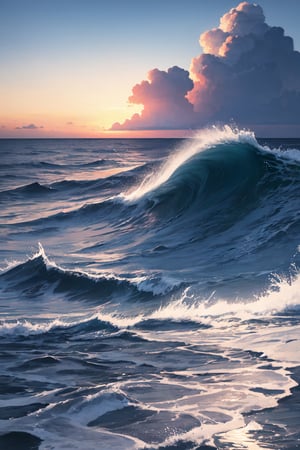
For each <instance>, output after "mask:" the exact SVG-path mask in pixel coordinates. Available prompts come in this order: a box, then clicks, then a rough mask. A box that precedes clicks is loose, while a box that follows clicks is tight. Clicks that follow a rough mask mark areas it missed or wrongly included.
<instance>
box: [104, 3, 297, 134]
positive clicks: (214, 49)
mask: <svg viewBox="0 0 300 450" xmlns="http://www.w3.org/2000/svg"><path fill="white" fill-rule="evenodd" d="M199 42H200V46H201V47H202V49H203V53H202V54H201V55H199V56H197V57H195V58H193V60H192V62H191V66H190V72H187V71H186V70H183V69H181V68H179V67H176V66H175V67H172V68H170V69H168V71H166V72H165V71H160V70H158V69H154V70H151V71H150V72H149V74H148V80H147V81H142V82H141V83H140V84H137V85H136V86H134V88H133V90H132V95H131V97H129V102H131V103H134V104H141V105H143V106H144V109H143V111H142V113H141V114H135V115H133V116H132V117H131V119H128V120H126V121H125V122H124V123H123V124H119V123H116V124H114V125H113V126H112V129H114V130H117V129H163V128H165V129H171V128H178V129H180V128H181V129H183V128H197V127H201V126H204V125H207V124H209V123H213V122H228V121H230V120H234V121H235V122H236V123H238V124H241V125H252V124H261V123H264V124H297V123H298V117H299V115H300V53H299V52H297V51H295V50H294V48H293V40H292V38H290V37H288V36H285V34H284V30H283V29H282V28H280V27H271V26H269V25H268V24H267V23H266V22H265V16H264V13H263V10H262V8H261V7H260V6H259V5H256V4H252V3H248V2H242V3H240V4H239V5H238V6H237V7H236V8H232V9H231V10H230V11H229V12H227V13H226V14H224V15H223V17H221V19H220V23H219V26H218V27H216V28H213V29H211V30H208V31H205V32H204V33H202V34H201V36H200V40H199Z"/></svg>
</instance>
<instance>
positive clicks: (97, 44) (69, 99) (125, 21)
mask: <svg viewBox="0 0 300 450" xmlns="http://www.w3.org/2000/svg"><path fill="white" fill-rule="evenodd" d="M258 4H259V5H260V6H261V7H262V9H263V12H264V15H265V22H266V24H267V25H266V26H267V27H269V28H271V27H274V26H276V27H282V28H283V29H284V33H285V36H290V37H291V38H293V41H294V49H295V50H300V28H299V17H300V1H299V0H288V1H285V2H284V1H282V0H280V1H279V0H261V1H259V2H258ZM238 5H239V1H232V0H213V1H205V0H185V1H178V2H176V1H175V2H174V1H173V0H172V1H171V0H151V1H141V0H127V1H123V0H84V1H83V0H43V1H39V0H0V42H1V44H0V60H1V70H0V137H105V136H107V137H110V136H116V135H117V136H119V135H120V136H123V135H126V136H139V135H141V131H139V130H143V129H147V130H148V131H147V133H148V135H151V136H155V135H174V136H175V135H177V134H178V132H177V131H176V130H177V129H187V130H189V129H190V128H195V127H197V120H198V119H199V124H200V126H204V125H205V122H206V121H207V122H208V123H212V122H213V121H214V118H215V119H216V120H217V121H222V120H223V117H224V120H225V119H226V117H227V116H226V114H227V115H228V117H231V116H230V115H231V114H232V116H233V117H232V118H233V119H234V120H236V117H235V111H237V113H238V114H240V115H241V117H242V123H243V124H245V125H249V126H250V127H251V126H252V124H254V125H253V127H254V128H255V129H256V131H257V134H258V135H260V134H261V135H276V134H279V135H280V134H281V135H287V136H289V135H291V136H292V135H294V136H296V135H297V136H300V126H299V124H298V123H297V120H298V119H299V116H298V109H297V108H298V106H297V105H296V103H297V104H298V102H296V100H295V95H294V93H295V92H296V94H297V93H299V92H300V86H299V85H297V84H295V83H296V82H294V81H290V80H291V72H293V71H294V74H297V73H298V70H300V69H299V67H300V66H299V63H298V53H297V52H293V53H291V50H287V53H288V54H287V56H286V55H285V50H282V56H280V59H279V63H278V64H281V63H282V64H283V65H284V66H285V68H284V69H282V70H279V72H280V77H283V78H284V80H289V81H284V80H283V81H282V80H281V78H280V79H279V78H278V79H276V80H275V79H274V80H273V78H272V75H271V73H272V72H271V70H270V73H266V74H265V75H264V76H265V78H267V77H269V78H270V84H271V85H272V84H274V91H275V90H276V86H279V85H280V86H281V84H282V83H283V84H286V83H290V84H289V86H288V87H285V91H284V93H283V94H282V95H281V99H280V102H281V103H280V104H284V105H287V107H286V108H287V109H289V108H290V111H291V114H289V111H288V112H285V113H284V114H282V123H281V122H280V120H281V119H280V117H281V116H276V117H275V116H274V117H272V119H271V120H269V117H267V116H268V111H269V110H270V111H273V110H274V108H275V109H276V107H277V106H276V105H277V104H279V99H273V97H272V98H271V94H270V98H268V99H267V100H266V103H268V107H266V110H265V115H266V117H264V116H263V115H260V114H258V116H256V118H255V120H254V113H253V114H252V115H247V114H244V113H243V111H241V109H240V105H238V106H236V109H234V108H233V107H232V109H228V108H227V107H226V108H225V107H224V105H223V104H220V107H219V110H218V111H216V110H215V109H213V108H212V105H211V103H214V98H213V94H211V95H210V96H208V93H207V92H204V90H203V89H204V88H203V86H202V87H201V89H202V90H203V91H199V86H200V84H199V83H204V81H203V74H202V73H201V74H200V75H199V73H200V72H197V73H198V75H197V74H196V72H195V70H196V69H195V67H196V65H197V64H198V66H199V64H200V60H198V59H195V60H194V69H193V70H194V83H195V86H196V81H197V83H198V84H197V86H198V88H197V89H198V90H197V89H196V87H194V90H193V92H192V94H189V102H191V103H192V106H191V105H190V103H189V102H188V100H186V99H185V95H186V92H187V91H189V90H191V88H192V84H191V85H190V84H189V83H192V82H191V81H187V80H189V78H188V77H189V74H188V73H187V72H185V71H190V70H191V62H192V60H193V58H199V55H201V53H203V47H202V48H201V46H200V44H199V37H200V35H203V33H205V32H206V31H209V30H212V29H214V28H216V27H219V23H220V18H221V17H222V16H223V15H224V14H225V13H227V12H228V11H230V9H231V8H236V7H237V6H238ZM223 28H224V26H223ZM224 29H225V28H224ZM222 33H223V34H224V30H223V32H222ZM226 33H227V34H226V36H229V40H230V39H231V35H230V33H231V31H226ZM228 33H229V34H228ZM274 33H275V32H274ZM279 34H280V33H279ZM206 36H208V35H206ZM226 36H225V37H226ZM241 36H242V38H243V39H244V40H243V46H244V45H245V42H248V41H247V39H248V37H246V38H244V35H243V32H242V34H241ZM274 36H275V34H274ZM259 39H261V37H260V36H259ZM274 39H275V41H274V42H275V43H276V42H277V41H276V39H277V34H276V36H275V38H274ZM280 39H281V40H280ZM282 39H283V37H282V36H281V37H278V47H281V41H282V42H283V40H282ZM204 41H205V39H204V38H203V39H202V42H203V43H204V45H206V53H208V50H207V49H208V48H209V53H211V52H213V51H215V50H210V47H208V43H207V41H206V42H204ZM239 42H240V41H239ZM247 45H248V44H247ZM249 45H250V47H251V45H252V44H251V43H250V44H249ZM241 48H242V47H241ZM243 48H244V47H243ZM251 48H252V47H251ZM239 51H240V50H239ZM243 51H244V50H243ZM272 51H273V52H274V51H275V50H274V49H273V50H272ZM280 51H281V50H280ZM215 55H217V58H213V62H212V63H211V62H208V65H207V66H206V67H208V69H205V70H206V72H205V76H209V75H207V71H208V70H210V71H211V72H213V75H212V76H214V77H215V76H216V71H215V69H214V68H213V64H215V63H217V62H218V58H219V54H216V53H215ZM225 57H226V58H227V54H226V55H225ZM222 58H224V55H223V54H222ZM228 58H229V57H228ZM230 58H231V57H230ZM266 58H267V56H266ZM197 61H198V62H197ZM201 61H202V60H201ZM222 61H223V59H222ZM226 61H227V60H226ZM226 61H225V62H226ZM228 61H229V63H230V67H231V69H230V70H231V71H232V72H231V73H236V70H237V69H236V68H235V67H237V66H236V64H237V63H236V60H235V61H234V62H232V59H228ZM255 61H256V60H255ZM266 61H269V60H268V59H266ZM290 61H291V62H290ZM271 63H272V61H271ZM201 64H202V62H201ZM210 64H212V66H211V67H210ZM289 64H290V67H291V69H290V70H289V69H288V68H287V67H288V66H289ZM269 65H270V64H269ZM174 66H176V67H178V68H180V70H179V69H178V70H177V69H176V70H171V71H170V70H169V69H170V68H174ZM198 66H197V67H198ZM202 66H203V64H202ZM232 67H234V69H232ZM266 67H267V66H266ZM153 69H159V70H158V71H156V72H152V75H150V77H151V76H152V84H153V83H154V81H153V80H154V79H155V80H156V81H155V82H157V83H161V82H163V83H165V84H164V86H168V87H167V88H166V89H168V88H169V86H170V83H169V81H168V80H169V79H170V77H173V75H174V77H176V88H177V86H178V85H179V84H178V83H181V81H178V80H179V79H180V80H182V81H183V79H185V87H184V88H182V92H181V93H179V94H180V95H181V99H179V100H178V101H177V100H176V102H177V103H176V105H177V104H179V103H180V105H181V106H180V108H183V109H181V110H180V111H181V112H182V111H185V108H187V109H189V108H190V106H191V108H190V109H191V117H192V116H193V119H192V118H191V120H190V122H189V120H188V114H187V116H185V117H186V120H185V121H183V122H182V123H181V122H180V120H179V119H178V120H177V117H175V116H174V118H173V119H172V121H171V122H170V123H169V122H168V121H166V122H164V120H163V117H161V118H160V121H158V118H157V110H155V107H154V106H153V102H152V100H153V98H152V97H151V99H150V100H149V95H150V96H151V95H152V93H151V92H150V93H147V95H148V97H147V101H148V116H147V117H146V116H145V114H146V112H147V111H146V109H147V108H146V106H145V114H144V117H142V120H140V118H138V122H137V121H132V120H131V121H128V120H127V119H130V118H131V117H132V116H133V115H134V114H135V113H141V111H142V109H143V105H142V104H138V103H137V100H138V99H139V98H142V99H143V101H144V96H145V95H146V94H145V92H144V90H143V89H144V88H145V87H149V86H150V85H149V75H147V74H148V73H149V71H152V70H153ZM181 69H184V70H181ZM197 70H200V69H199V67H198V69H197ZM201 70H204V69H202V68H201ZM222 70H223V69H222ZM168 71H169V72H168ZM233 71H234V72H233ZM283 72H284V73H283ZM220 73H221V72H220ZM261 76H262V75H261V74H260V75H259V76H258V78H257V79H258V80H260V77H261ZM278 76H279V75H278ZM197 77H198V78H197ZM196 78H197V80H196ZM143 80H144V81H147V80H148V84H147V83H146V84H145V83H144V84H143V85H141V83H142V81H143ZM162 80H163V81H162ZM199 80H200V81H199ZM258 82H259V81H258ZM218 83H219V84H218V89H220V86H222V85H223V84H222V83H223V80H221V81H220V82H218ZM276 83H277V84H276ZM204 84H205V86H208V84H209V83H208V82H207V81H206V82H205V83H204ZM204 84H203V85H204ZM136 85H140V87H137V88H136V92H137V91H139V92H138V93H136V94H135V95H133V94H132V89H133V87H134V86H136ZM244 85H245V84H244ZM244 85H242V84H241V86H244ZM209 86H210V87H211V86H212V84H209ZM150 87H151V86H150ZM152 87H153V86H152ZM213 88H215V86H213ZM153 89H154V87H153ZM172 89H173V88H172ZM174 89H175V88H174ZM218 89H216V90H214V92H217V91H218ZM175 90H176V89H175ZM179 90H180V89H179ZM212 90H213V89H212ZM263 91H264V90H262V94H261V95H264V93H263ZM147 92H148V91H147ZM157 92H158V91H157ZM218 92H219V91H218ZM179 94H177V91H176V95H179ZM169 95H170V96H171V95H173V91H172V93H170V94H169ZM272 95H274V94H272ZM299 95H300V94H299ZM132 96H133V97H132ZM138 96H139V97H138ZM234 96H235V92H233V93H232V98H233V97H234ZM129 97H131V103H130V102H128V98H129ZM292 97H293V99H294V100H292V99H291V98H292ZM229 98H230V97H229ZM229 98H227V99H226V102H229V103H230V100H229ZM289 99H291V100H289ZM296 99H297V100H298V97H297V95H296ZM299 99H300V97H299ZM145 101H146V100H145ZM166 101H167V102H169V103H168V104H164V105H162V108H161V110H160V111H161V114H162V115H163V113H165V114H168V111H169V109H170V99H169V98H168V99H167V100H166ZM172 101H173V100H172ZM223 101H224V102H225V100H223ZM290 101H291V107H290V103H289V102H290ZM185 102H186V103H187V104H185ZM150 103H151V106H150ZM173 104H175V103H172V105H173ZM272 105H273V108H271V107H272ZM151 108H152V109H151ZM168 108H169V109H168ZM244 108H246V105H245V104H244ZM180 111H179V113H178V117H180V116H181V117H182V116H183V115H185V114H182V113H181V112H180ZM194 111H196V112H197V114H198V115H197V116H195V113H194ZM207 111H210V112H209V114H208V112H207ZM253 111H254V109H253ZM292 113H293V114H292ZM151 114H153V118H152V117H151V120H150V116H151ZM174 114H175V113H174ZM261 114H263V113H261ZM293 115H297V117H298V119H297V120H293ZM152 119H153V120H152ZM126 120H127V122H125V121H126ZM268 120H269V123H268ZM298 121H299V120H298ZM124 122H125V125H124ZM252 122H253V123H252ZM116 123H119V124H118V125H117V124H116ZM126 124H127V125H128V124H129V126H128V128H129V129H130V131H128V132H126V131H124V130H125V128H126V127H127V125H126ZM170 124H171V126H169V125H170ZM111 127H112V128H113V130H110V128H111ZM136 129H137V131H136ZM155 129H159V131H158V132H155V131H153V130H155ZM168 129H171V130H172V131H167V130H168ZM108 130H110V131H108ZM119 130H122V131H119Z"/></svg>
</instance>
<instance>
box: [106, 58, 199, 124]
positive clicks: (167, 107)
mask: <svg viewBox="0 0 300 450" xmlns="http://www.w3.org/2000/svg"><path fill="white" fill-rule="evenodd" d="M192 88H193V82H192V80H191V79H190V78H189V73H188V71H186V70H184V69H181V68H179V67H177V66H174V67H171V68H169V69H168V70H167V71H163V70H158V69H153V70H151V71H150V72H149V73H148V80H147V81H142V82H141V83H140V84H136V85H135V86H134V87H133V89H132V95H131V96H130V97H129V102H130V103H132V104H142V105H144V109H143V111H142V112H141V114H134V115H133V116H132V117H131V119H129V120H126V121H125V122H124V124H122V125H121V124H119V123H115V124H114V125H113V127H112V128H113V129H114V130H118V129H130V130H135V129H141V128H143V129H154V128H156V129H161V128H163V129H164V128H169V129H176V128H178V127H179V128H185V127H188V126H189V125H190V123H191V122H192V121H193V118H194V112H193V106H192V105H191V103H189V102H188V100H187V99H186V94H187V92H188V91H190V90H191V89H192Z"/></svg>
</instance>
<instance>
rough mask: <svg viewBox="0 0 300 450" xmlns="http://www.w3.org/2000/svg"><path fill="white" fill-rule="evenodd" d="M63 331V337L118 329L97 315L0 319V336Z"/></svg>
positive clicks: (109, 331) (56, 333)
mask: <svg viewBox="0 0 300 450" xmlns="http://www.w3.org/2000/svg"><path fill="white" fill-rule="evenodd" d="M60 331H61V332H63V336H64V339H65V335H66V334H71V335H76V336H78V335H79V334H87V333H99V332H103V333H106V332H108V333H114V332H116V331H118V329H117V328H116V327H115V326H113V325H112V324H110V323H109V322H104V321H103V320H101V319H100V318H99V317H98V315H93V316H92V317H88V318H82V319H79V320H70V318H69V317H67V318H64V317H61V318H57V319H54V320H47V319H46V320H39V319H36V320H34V319H31V320H26V319H24V320H21V319H19V320H1V321H0V336H25V337H27V336H32V335H39V334H45V333H49V332H55V336H56V337H57V336H58V334H59V332H60Z"/></svg>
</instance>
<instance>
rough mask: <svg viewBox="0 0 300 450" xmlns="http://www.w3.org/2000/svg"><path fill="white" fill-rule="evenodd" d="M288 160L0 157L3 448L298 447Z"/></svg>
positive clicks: (238, 155) (152, 145)
mask: <svg viewBox="0 0 300 450" xmlns="http://www.w3.org/2000/svg"><path fill="white" fill-rule="evenodd" d="M299 149H300V141H299V140H291V139H289V140H269V141H268V140H264V141H260V142H259V143H258V142H257V141H256V139H255V137H254V136H253V135H252V134H251V133H249V132H245V131H233V130H231V129H230V128H224V129H222V130H218V129H211V130H207V131H204V132H202V133H200V134H199V135H197V136H195V138H194V139H186V140H178V139H177V140H176V139H161V140H160V139H148V140H147V139H144V140H143V139H141V140H129V139H123V140H121V139H120V140H112V139H107V140H63V139H61V140H2V141H0V152H1V166H0V176H1V179H0V203H1V210H0V214H1V225H0V229H1V233H0V258H1V259H0V261H1V272H0V298H1V300H0V314H1V317H0V337H1V340H0V346H1V348H0V352H1V366H0V371H1V372H0V400H1V402H0V405H1V406H0V448H1V449H2V448H3V449H9V448H17V449H19V448H20V449H32V448H34V449H38V448H39V449H40V450H46V449H55V450H56V449H57V450H60V449H61V450H62V449H80V450H82V449H86V450H95V449H104V450H112V449H118V450H119V449H144V448H145V449H146V448H148V449H158V448H159V449H169V450H171V449H172V450H173V449H177V450H187V449H211V448H220V449H221V448H222V449H223V448H226V449H231V448H236V449H251V450H252V449H253V450H255V449H266V448H269V449H295V448H298V446H299V438H300V433H299V431H298V427H297V426H296V424H297V423H298V424H299V420H300V412H299V407H298V405H299V393H298V382H299V378H300V374H299V370H298V366H300V350H299V349H300V342H299V339H300V309H299V305H300V276H299V268H298V267H299V244H300V241H299V231H300V220H299V218H300V217H299V216H300V208H299V206H300V201H299V192H300V191H299V189H300V177H299V174H300V172H299V165H300V150H299ZM291 393H293V395H292V396H291V397H289V396H290V394H291Z"/></svg>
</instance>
